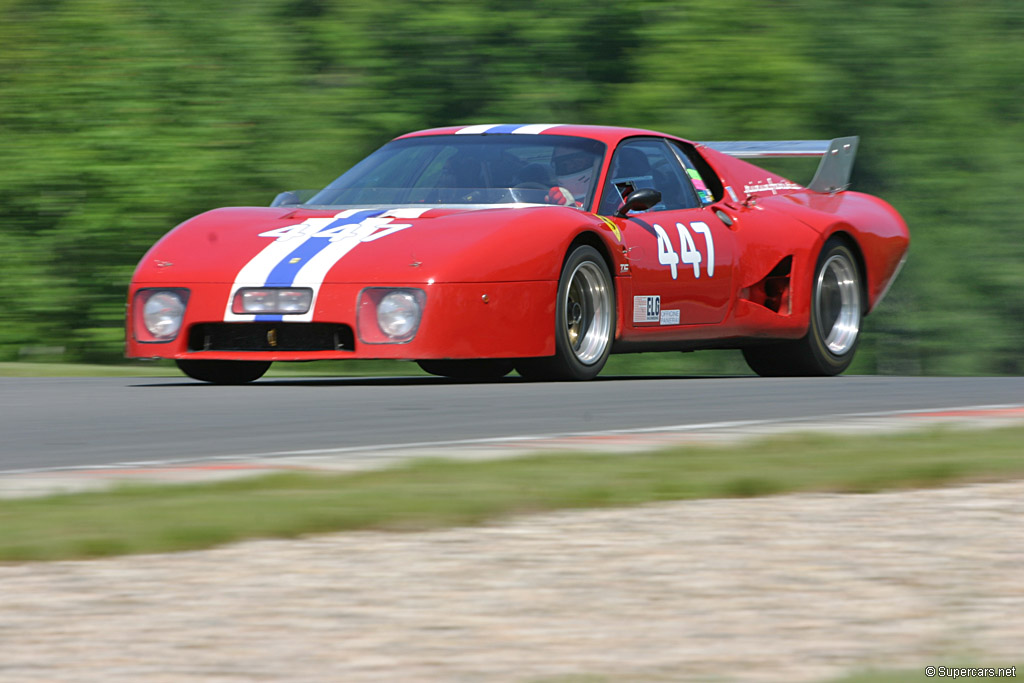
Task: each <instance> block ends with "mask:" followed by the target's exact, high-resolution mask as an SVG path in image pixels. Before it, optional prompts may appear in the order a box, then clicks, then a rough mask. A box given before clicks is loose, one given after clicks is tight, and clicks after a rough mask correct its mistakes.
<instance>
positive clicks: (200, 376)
mask: <svg viewBox="0 0 1024 683" xmlns="http://www.w3.org/2000/svg"><path fill="white" fill-rule="evenodd" d="M175 362H176V363H177V364H178V368H179V369H180V370H181V371H182V372H184V373H185V374H186V375H188V376H189V377H191V378H192V379H197V380H199V381H200V382H210V383H211V384H248V383H249V382H255V381H256V380H258V379H259V378H260V377H262V376H263V375H264V374H265V373H266V372H267V370H268V369H270V361H261V360H177V361H175Z"/></svg>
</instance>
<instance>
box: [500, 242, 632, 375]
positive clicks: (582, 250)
mask: <svg viewBox="0 0 1024 683" xmlns="http://www.w3.org/2000/svg"><path fill="white" fill-rule="evenodd" d="M614 335H615V297H614V290H613V288H612V278H611V275H610V274H609V273H608V266H607V265H605V262H604V259H603V258H602V257H601V254H600V253H599V252H598V251H597V249H595V248H594V247H591V246H588V245H581V246H579V247H576V248H575V249H574V250H573V251H572V252H571V253H570V254H569V258H567V259H566V261H565V265H564V266H563V267H562V275H561V277H560V278H559V281H558V299H557V301H556V304H555V355H554V356H550V357H548V358H523V359H520V360H519V361H518V362H517V363H516V370H518V371H519V374H520V375H522V376H523V377H525V378H526V379H536V380H558V379H570V380H581V379H593V378H594V377H597V375H598V373H599V372H601V368H603V367H604V364H605V362H606V361H607V360H608V354H609V353H610V352H611V348H612V341H613V339H614Z"/></svg>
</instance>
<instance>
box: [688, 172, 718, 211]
mask: <svg viewBox="0 0 1024 683" xmlns="http://www.w3.org/2000/svg"><path fill="white" fill-rule="evenodd" d="M686 175H688V176H690V182H691V183H693V189H695V190H697V194H698V196H700V200H701V201H702V202H704V203H705V204H710V203H711V202H713V201H714V200H715V198H714V196H713V195H712V194H711V190H709V189H708V186H707V185H705V184H704V179H703V178H701V177H700V173H698V172H697V170H696V169H693V168H688V169H686Z"/></svg>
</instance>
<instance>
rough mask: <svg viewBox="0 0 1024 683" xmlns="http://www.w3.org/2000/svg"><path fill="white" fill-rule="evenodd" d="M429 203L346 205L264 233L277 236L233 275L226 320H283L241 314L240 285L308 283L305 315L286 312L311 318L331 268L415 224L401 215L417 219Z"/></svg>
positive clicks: (303, 319)
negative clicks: (236, 302)
mask: <svg viewBox="0 0 1024 683" xmlns="http://www.w3.org/2000/svg"><path fill="white" fill-rule="evenodd" d="M427 211H429V208H414V209H391V210H388V209H347V210H345V211H342V212H341V213H338V214H335V215H334V216H328V217H326V218H309V219H307V220H305V221H303V222H302V223H298V224H296V225H287V226H284V227H282V228H276V229H274V230H268V231H266V232H261V233H260V234H259V236H260V237H268V238H274V239H273V240H271V241H270V242H269V243H268V244H267V246H265V247H264V248H263V249H262V250H261V251H260V252H259V253H258V254H256V256H254V257H253V258H252V259H251V260H250V261H249V262H248V263H247V264H245V266H243V267H242V269H241V270H240V271H238V274H237V275H236V276H235V282H234V284H233V285H232V287H231V292H230V294H229V296H228V300H227V303H226V306H225V308H224V320H225V322H241V321H251V320H260V321H279V320H283V319H284V318H283V316H282V315H281V314H275V315H252V314H238V313H234V312H232V310H231V302H232V300H233V298H234V296H235V292H236V291H238V290H239V289H240V288H242V287H296V286H298V287H309V288H311V289H312V290H313V301H312V303H311V304H310V307H309V310H308V311H307V312H306V313H303V314H296V315H288V320H289V321H295V322H309V321H310V320H312V319H313V311H314V309H315V308H316V299H317V295H318V294H319V291H320V286H321V285H322V284H323V281H324V278H325V277H326V276H327V273H328V272H329V271H330V270H331V268H333V267H334V265H335V264H336V263H338V261H340V260H341V259H342V258H343V257H344V256H345V255H346V254H348V253H349V252H350V251H352V250H353V249H355V248H356V247H357V246H359V245H360V244H363V243H364V242H373V241H376V240H378V239H381V238H383V237H387V236H388V235H393V234H395V233H396V232H400V231H402V230H405V229H407V228H409V227H411V226H412V223H406V222H403V219H410V218H419V217H420V216H421V215H423V214H424V213H426V212H427Z"/></svg>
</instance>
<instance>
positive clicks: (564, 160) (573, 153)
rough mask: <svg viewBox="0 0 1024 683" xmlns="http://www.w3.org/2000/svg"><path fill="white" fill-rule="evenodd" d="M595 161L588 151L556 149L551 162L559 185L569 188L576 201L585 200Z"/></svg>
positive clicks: (590, 185)
mask: <svg viewBox="0 0 1024 683" xmlns="http://www.w3.org/2000/svg"><path fill="white" fill-rule="evenodd" d="M595 161H596V159H595V157H594V155H593V154H591V153H590V152H584V151H582V150H578V149H571V148H566V149H560V150H556V151H555V154H554V156H553V157H552V158H551V164H552V166H554V169H555V177H556V178H557V179H558V185H559V187H564V188H565V189H567V190H569V192H571V193H572V194H573V196H574V197H575V198H576V200H577V201H580V202H583V201H585V200H586V196H587V193H588V192H589V191H590V189H591V187H593V181H594V174H595V173H597V169H596V166H597V164H596V163H595Z"/></svg>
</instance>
